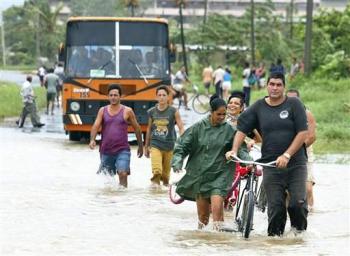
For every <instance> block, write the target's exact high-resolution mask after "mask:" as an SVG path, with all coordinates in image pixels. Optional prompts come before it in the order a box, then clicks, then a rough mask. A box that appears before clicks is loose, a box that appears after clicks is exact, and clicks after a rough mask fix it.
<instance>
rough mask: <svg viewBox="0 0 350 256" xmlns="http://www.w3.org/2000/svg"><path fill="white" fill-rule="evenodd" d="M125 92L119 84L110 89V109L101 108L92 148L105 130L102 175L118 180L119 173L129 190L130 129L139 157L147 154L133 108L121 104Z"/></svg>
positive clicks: (121, 180)
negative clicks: (104, 173)
mask: <svg viewBox="0 0 350 256" xmlns="http://www.w3.org/2000/svg"><path fill="white" fill-rule="evenodd" d="M121 95H122V89H121V87H120V86H119V85H117V84H111V85H109V86H108V100H109V102H110V104H109V105H107V106H105V107H102V108H100V110H99V111H98V114H97V117H96V120H95V123H94V125H93V126H92V128H91V133H90V144H89V147H90V148H91V149H94V148H95V146H96V141H95V138H96V135H97V133H98V131H99V130H100V128H101V144H100V156H101V165H100V168H99V171H98V172H101V171H107V172H108V173H109V174H110V175H112V176H114V175H116V174H117V173H118V176H119V184H120V185H121V186H123V187H127V186H128V175H129V174H130V155H131V153H130V146H129V143H128V125H129V124H131V126H132V127H133V128H134V129H135V134H136V138H137V144H138V149H137V156H138V157H141V156H142V154H143V147H142V139H141V130H140V126H139V124H138V123H137V121H136V117H135V114H134V112H133V111H132V109H131V108H129V107H127V106H124V105H122V104H120V97H121Z"/></svg>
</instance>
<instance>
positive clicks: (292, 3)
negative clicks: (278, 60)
mask: <svg viewBox="0 0 350 256" xmlns="http://www.w3.org/2000/svg"><path fill="white" fill-rule="evenodd" d="M293 23H294V0H290V39H293Z"/></svg>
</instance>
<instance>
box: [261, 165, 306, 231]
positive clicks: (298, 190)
mask: <svg viewBox="0 0 350 256" xmlns="http://www.w3.org/2000/svg"><path fill="white" fill-rule="evenodd" d="M306 177H307V168H306V164H305V165H298V166H293V167H290V168H285V169H277V168H265V169H264V180H263V185H264V188H265V191H266V197H267V205H268V218H269V225H268V235H269V236H275V235H278V236H280V235H282V234H283V232H284V228H285V225H286V220H287V210H288V214H289V217H290V222H291V226H292V227H294V228H295V229H296V230H299V231H302V230H306V228H307V214H308V210H307V202H306V185H305V182H306ZM287 192H288V194H289V202H286V198H287ZM286 203H287V204H286Z"/></svg>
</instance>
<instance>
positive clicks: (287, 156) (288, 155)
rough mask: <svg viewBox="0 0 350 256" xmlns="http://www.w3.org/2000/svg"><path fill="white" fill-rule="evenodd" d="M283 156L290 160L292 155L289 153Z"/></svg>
mask: <svg viewBox="0 0 350 256" xmlns="http://www.w3.org/2000/svg"><path fill="white" fill-rule="evenodd" d="M283 156H284V157H285V158H287V159H288V160H290V154H288V153H287V152H285V153H283Z"/></svg>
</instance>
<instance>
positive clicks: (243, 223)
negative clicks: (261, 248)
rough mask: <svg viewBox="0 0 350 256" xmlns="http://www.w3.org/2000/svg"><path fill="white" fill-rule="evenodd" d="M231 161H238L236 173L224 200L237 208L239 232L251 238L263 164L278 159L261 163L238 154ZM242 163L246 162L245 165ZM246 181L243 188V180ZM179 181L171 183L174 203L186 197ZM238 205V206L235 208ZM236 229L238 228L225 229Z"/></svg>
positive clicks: (231, 208)
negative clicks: (178, 183)
mask: <svg viewBox="0 0 350 256" xmlns="http://www.w3.org/2000/svg"><path fill="white" fill-rule="evenodd" d="M230 161H234V162H236V174H235V177H234V180H233V182H232V185H231V188H230V189H229V191H228V193H227V196H226V198H225V200H224V207H225V209H229V210H234V209H235V210H236V214H235V222H236V223H237V226H238V230H237V231H239V232H242V234H243V236H244V237H245V238H249V234H250V232H251V230H252V227H253V217H254V207H255V204H256V202H257V198H258V194H259V190H260V188H259V177H260V176H261V175H262V170H263V168H262V167H263V166H266V167H276V166H275V163H276V161H273V162H269V163H260V162H257V161H245V160H242V159H240V158H238V157H237V156H233V159H232V160H230ZM240 164H245V165H247V167H243V166H241V165H240ZM243 180H244V181H245V185H244V187H243V189H241V187H242V181H243ZM176 186H177V182H175V183H173V184H172V185H170V188H169V197H170V200H171V202H173V203H174V204H180V203H182V202H183V201H184V199H183V198H182V197H181V196H179V195H178V194H177V193H176ZM235 207H236V208H235ZM223 231H228V232H232V231H236V230H228V229H227V230H223Z"/></svg>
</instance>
